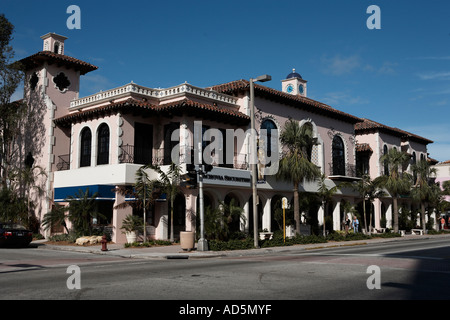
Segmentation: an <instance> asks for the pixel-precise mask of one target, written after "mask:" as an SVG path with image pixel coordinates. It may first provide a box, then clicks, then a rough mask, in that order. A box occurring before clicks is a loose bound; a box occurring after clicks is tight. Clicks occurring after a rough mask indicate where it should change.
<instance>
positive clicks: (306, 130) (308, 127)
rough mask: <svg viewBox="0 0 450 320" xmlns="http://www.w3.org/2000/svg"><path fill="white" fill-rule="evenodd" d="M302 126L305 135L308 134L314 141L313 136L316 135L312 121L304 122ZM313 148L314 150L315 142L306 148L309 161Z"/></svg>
mask: <svg viewBox="0 0 450 320" xmlns="http://www.w3.org/2000/svg"><path fill="white" fill-rule="evenodd" d="M302 128H303V130H304V133H305V135H307V136H308V137H309V139H308V140H310V141H312V139H313V136H314V129H313V125H312V124H311V122H306V123H304V124H303V126H302ZM312 150H313V144H312V143H309V145H308V148H307V150H306V154H307V156H308V160H309V161H311V160H312Z"/></svg>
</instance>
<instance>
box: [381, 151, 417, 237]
mask: <svg viewBox="0 0 450 320" xmlns="http://www.w3.org/2000/svg"><path fill="white" fill-rule="evenodd" d="M408 160H409V155H408V154H406V153H405V152H401V151H398V150H397V149H396V148H392V149H390V150H389V152H388V153H387V154H385V155H383V156H381V157H380V162H381V163H382V164H384V163H386V164H387V166H388V168H389V173H388V175H383V176H379V177H377V178H376V179H375V180H374V182H375V184H377V185H379V186H382V187H384V188H385V189H386V190H387V191H388V192H389V194H390V195H391V197H392V202H393V206H394V232H398V199H399V198H400V196H401V195H404V194H406V193H408V192H409V191H410V189H411V179H410V177H409V175H408V174H407V173H404V172H402V171H401V168H402V167H403V165H404V164H405V163H406V162H407V161H408Z"/></svg>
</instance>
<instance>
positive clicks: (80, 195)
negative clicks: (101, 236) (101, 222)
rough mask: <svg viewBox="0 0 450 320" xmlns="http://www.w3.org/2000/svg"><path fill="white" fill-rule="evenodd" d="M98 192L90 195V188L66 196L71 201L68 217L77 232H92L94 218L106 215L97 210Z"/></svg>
mask: <svg viewBox="0 0 450 320" xmlns="http://www.w3.org/2000/svg"><path fill="white" fill-rule="evenodd" d="M97 195H98V193H97V192H95V193H94V194H92V195H91V196H90V195H89V188H86V190H85V191H84V192H83V190H81V189H80V190H78V192H77V193H76V194H75V195H73V196H69V197H67V198H66V201H68V202H69V207H68V211H69V215H68V219H69V221H70V222H72V225H73V227H74V231H75V233H77V234H78V233H79V234H83V235H85V234H86V233H88V234H89V235H91V234H92V223H91V220H92V218H97V219H98V218H102V219H104V218H105V216H104V215H102V214H101V213H99V212H98V211H97V204H96V199H95V198H96V197H97Z"/></svg>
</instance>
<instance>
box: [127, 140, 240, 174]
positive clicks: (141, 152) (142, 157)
mask: <svg viewBox="0 0 450 320" xmlns="http://www.w3.org/2000/svg"><path fill="white" fill-rule="evenodd" d="M120 149H121V154H120V156H119V163H134V164H143V165H144V164H149V163H151V164H153V165H159V166H160V165H168V164H170V162H171V153H170V152H167V151H166V150H165V149H157V150H156V152H153V153H152V150H151V149H148V148H139V147H135V146H133V145H128V144H127V145H124V146H122V147H120ZM187 157H190V158H191V163H193V162H194V161H193V159H192V157H191V155H190V154H189V153H188V154H181V155H180V163H186V162H187V161H186V160H187ZM247 158H248V157H247V154H244V153H234V158H233V163H220V161H219V156H218V155H215V154H212V165H213V166H215V167H221V168H230V169H240V170H247V169H248V161H247Z"/></svg>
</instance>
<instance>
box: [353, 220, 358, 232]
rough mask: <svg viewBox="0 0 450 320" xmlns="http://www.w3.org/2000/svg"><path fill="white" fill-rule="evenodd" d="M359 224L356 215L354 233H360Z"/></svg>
mask: <svg viewBox="0 0 450 320" xmlns="http://www.w3.org/2000/svg"><path fill="white" fill-rule="evenodd" d="M358 226H359V221H358V218H357V217H356V216H355V217H353V232H354V233H358Z"/></svg>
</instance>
